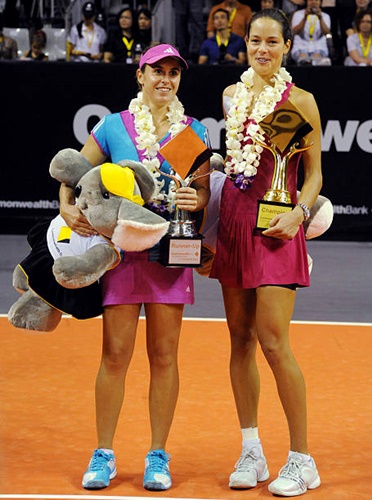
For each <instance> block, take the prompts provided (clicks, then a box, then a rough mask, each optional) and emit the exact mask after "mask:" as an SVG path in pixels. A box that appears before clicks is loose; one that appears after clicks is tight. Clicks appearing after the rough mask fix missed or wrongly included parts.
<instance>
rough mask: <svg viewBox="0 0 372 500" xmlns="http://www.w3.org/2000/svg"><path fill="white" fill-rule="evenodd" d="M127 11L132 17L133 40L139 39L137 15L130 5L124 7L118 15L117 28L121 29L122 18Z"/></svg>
mask: <svg viewBox="0 0 372 500" xmlns="http://www.w3.org/2000/svg"><path fill="white" fill-rule="evenodd" d="M126 11H128V12H130V13H131V16H132V26H131V27H130V30H131V32H132V38H137V37H138V26H137V14H136V12H135V11H134V10H133V9H132V8H131V7H129V5H127V6H126V7H123V8H122V9H120V10H119V12H118V13H117V15H116V22H117V27H118V28H119V29H120V17H121V16H122V14H123V12H126Z"/></svg>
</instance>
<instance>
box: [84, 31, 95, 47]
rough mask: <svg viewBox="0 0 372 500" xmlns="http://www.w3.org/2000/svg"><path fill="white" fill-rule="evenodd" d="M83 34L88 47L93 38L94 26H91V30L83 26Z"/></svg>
mask: <svg viewBox="0 0 372 500" xmlns="http://www.w3.org/2000/svg"><path fill="white" fill-rule="evenodd" d="M83 35H84V37H85V39H86V41H87V44H88V47H89V48H90V47H91V46H92V43H93V39H94V26H93V29H92V30H89V29H88V28H87V27H85V29H84V31H83Z"/></svg>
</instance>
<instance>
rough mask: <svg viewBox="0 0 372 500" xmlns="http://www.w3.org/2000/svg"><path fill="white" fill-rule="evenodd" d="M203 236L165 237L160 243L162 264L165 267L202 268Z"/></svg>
mask: <svg viewBox="0 0 372 500" xmlns="http://www.w3.org/2000/svg"><path fill="white" fill-rule="evenodd" d="M202 240H203V236H202V235H200V234H197V235H194V236H193V237H191V238H190V237H187V236H170V235H165V236H164V237H163V238H162V240H161V242H160V263H161V264H162V265H163V266H165V267H201V265H202V264H201V257H202V255H201V253H202V252H201V249H202Z"/></svg>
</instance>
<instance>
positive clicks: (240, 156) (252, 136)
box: [225, 68, 292, 189]
mask: <svg viewBox="0 0 372 500" xmlns="http://www.w3.org/2000/svg"><path fill="white" fill-rule="evenodd" d="M253 78H254V70H253V69H252V68H249V69H248V70H247V71H245V72H244V73H243V74H242V75H241V77H240V79H241V82H238V83H237V85H236V91H235V94H234V97H233V99H232V105H231V108H230V109H229V111H228V113H227V120H226V152H227V155H228V161H227V162H226V165H225V172H226V174H227V175H228V176H229V177H230V178H232V179H233V180H234V181H235V184H236V185H237V186H238V187H239V188H241V189H246V188H247V187H248V186H249V184H250V183H251V182H252V180H253V177H254V176H255V175H256V174H257V167H258V166H259V164H260V158H261V153H262V151H263V149H262V147H261V146H259V145H258V144H255V141H260V142H263V143H264V142H265V136H264V135H263V132H262V130H261V129H260V127H259V125H258V123H259V122H260V121H261V120H262V119H263V118H265V116H267V115H269V114H270V113H272V112H273V111H274V109H275V106H276V104H277V103H278V102H279V101H280V100H281V98H282V95H283V92H284V91H285V90H286V88H287V82H291V81H292V77H291V75H290V74H289V73H288V72H287V71H286V70H285V69H284V68H280V70H279V72H278V73H275V75H274V76H273V77H272V79H271V80H270V81H271V82H273V83H274V86H273V87H272V86H270V85H265V87H264V89H263V91H262V92H261V93H260V95H259V97H258V100H257V102H256V103H255V105H254V107H253V110H252V112H251V113H250V115H249V118H250V119H251V121H250V122H249V124H248V126H247V128H246V134H245V135H244V134H243V131H244V123H245V122H246V120H247V117H248V108H249V106H250V105H251V103H252V99H253V95H254V94H253V92H252V87H253ZM243 139H244V143H245V144H244V145H242V143H243Z"/></svg>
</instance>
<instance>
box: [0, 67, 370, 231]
mask: <svg viewBox="0 0 372 500" xmlns="http://www.w3.org/2000/svg"><path fill="white" fill-rule="evenodd" d="M244 69H245V68H236V67H232V68H229V67H223V66H213V67H208V66H197V65H195V66H192V67H190V69H189V70H188V71H185V72H184V73H183V75H182V82H181V87H180V91H179V97H180V99H181V101H182V102H183V104H184V106H185V110H186V113H187V114H189V115H191V116H193V117H195V118H197V119H199V120H201V121H202V122H203V123H204V124H205V125H206V126H207V127H208V129H209V132H210V136H211V141H212V148H213V150H214V151H217V152H219V153H221V154H224V153H225V147H224V120H223V114H222V98H221V96H222V91H223V89H224V88H225V87H227V86H228V85H230V84H232V83H235V82H236V81H238V80H239V77H240V74H241V73H242V71H243V70H244ZM288 70H289V71H290V73H291V74H292V76H293V81H294V82H295V83H296V85H298V86H299V87H301V88H303V89H305V90H308V91H309V92H311V93H313V94H314V96H315V99H316V101H317V103H318V106H319V110H320V115H321V121H322V163H323V176H324V182H323V189H322V194H324V195H325V196H327V197H328V198H330V200H331V201H332V203H333V205H334V212H335V217H334V222H333V225H332V227H331V228H330V229H329V230H328V231H327V233H325V235H323V236H322V239H329V240H330V239H332V240H360V241H372V196H371V187H370V185H371V175H370V169H371V160H372V156H371V153H372V117H371V106H370V105H369V102H370V96H371V94H370V87H371V75H370V69H369V68H359V67H357V68H350V67H348V68H346V67H314V68H312V67H310V68H308V67H304V68H297V67H290V68H288ZM0 71H1V75H2V88H3V92H2V93H1V95H0V102H1V108H0V109H1V112H2V113H1V115H2V116H1V119H2V131H3V132H2V167H1V171H2V182H1V183H0V232H1V233H21V234H22V233H25V232H27V231H28V229H29V228H30V227H31V226H32V225H33V224H34V223H35V221H36V220H37V219H39V218H44V217H51V216H54V215H55V214H56V213H57V212H58V190H59V185H58V183H57V181H55V180H53V179H51V178H50V176H49V171H48V169H49V163H50V160H51V159H52V157H53V156H54V155H55V154H56V153H57V152H58V151H59V150H60V149H63V148H66V147H71V148H75V149H78V150H80V149H81V147H82V145H83V144H84V142H85V141H86V139H87V137H88V135H89V132H90V130H91V129H92V128H93V126H94V125H95V124H96V123H97V122H98V121H99V119H100V118H101V117H102V116H104V115H105V114H107V113H113V112H117V111H121V110H123V109H125V108H126V107H127V106H128V104H129V102H130V100H131V98H132V97H134V95H135V94H136V92H137V90H138V87H137V83H136V78H135V71H136V67H135V66H122V65H118V64H84V63H74V64H72V63H64V62H60V63H59V62H48V63H43V64H32V63H29V62H26V61H25V62H23V61H16V62H12V61H10V62H5V61H4V62H1V63H0Z"/></svg>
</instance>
